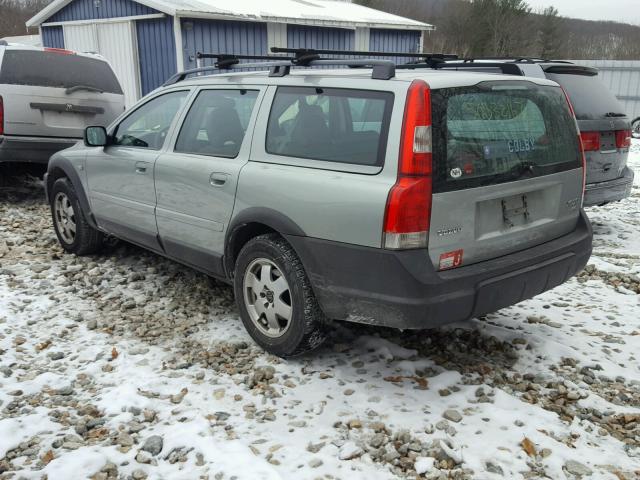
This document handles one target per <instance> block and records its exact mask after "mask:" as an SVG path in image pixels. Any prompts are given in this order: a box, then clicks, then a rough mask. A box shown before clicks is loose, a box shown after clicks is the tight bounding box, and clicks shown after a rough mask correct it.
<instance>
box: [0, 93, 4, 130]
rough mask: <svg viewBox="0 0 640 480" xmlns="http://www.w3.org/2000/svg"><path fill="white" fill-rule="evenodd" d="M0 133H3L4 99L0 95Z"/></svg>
mask: <svg viewBox="0 0 640 480" xmlns="http://www.w3.org/2000/svg"><path fill="white" fill-rule="evenodd" d="M0 135H4V100H2V96H0Z"/></svg>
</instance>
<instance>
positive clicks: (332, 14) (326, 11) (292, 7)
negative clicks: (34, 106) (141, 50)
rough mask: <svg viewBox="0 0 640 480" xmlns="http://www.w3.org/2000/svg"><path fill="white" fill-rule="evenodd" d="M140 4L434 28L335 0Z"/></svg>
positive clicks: (270, 18) (174, 11) (213, 14)
mask: <svg viewBox="0 0 640 480" xmlns="http://www.w3.org/2000/svg"><path fill="white" fill-rule="evenodd" d="M71 1H72V0H56V1H54V2H53V3H51V4H50V5H48V6H47V7H46V8H45V9H43V10H42V11H41V12H39V13H38V14H37V15H36V16H35V17H33V18H32V19H30V20H29V21H28V22H27V26H36V25H41V24H42V23H44V22H45V21H46V20H47V19H48V18H49V17H51V16H52V15H53V14H54V13H56V12H57V11H58V10H60V9H62V8H63V7H65V6H66V5H68V4H69V3H71ZM138 3H141V4H143V5H147V6H149V7H151V8H155V9H156V10H159V11H160V12H163V13H166V14H167V15H179V16H186V17H189V16H195V17H206V18H222V19H225V18H226V19H229V20H251V21H263V22H282V23H300V24H306V25H331V26H343V27H378V28H400V29H414V30H431V29H433V28H434V27H433V26H432V25H430V24H427V23H423V22H418V21H416V20H411V19H408V18H404V17H400V16H397V15H392V14H390V13H386V12H381V11H379V10H374V9H372V8H367V7H363V6H361V5H356V4H354V3H351V2H345V1H332V0H268V1H265V0H177V1H172V2H170V1H168V0H140V1H138Z"/></svg>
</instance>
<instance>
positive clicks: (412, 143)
mask: <svg viewBox="0 0 640 480" xmlns="http://www.w3.org/2000/svg"><path fill="white" fill-rule="evenodd" d="M432 160H433V158H432V135H431V91H430V89H429V86H428V85H427V83H426V82H424V81H423V80H414V81H413V82H412V83H411V85H410V87H409V90H408V92H407V103H406V106H405V111H404V121H403V125H402V138H401V141H400V158H399V159H398V180H397V181H396V183H395V185H394V186H393V187H392V188H391V191H390V192H389V197H388V199H387V207H386V212H385V220H384V242H383V243H384V247H385V248H388V249H393V250H405V249H412V248H426V247H427V244H428V239H429V225H430V222H431V196H432V177H431V174H432V171H433V165H432V163H433V162H432Z"/></svg>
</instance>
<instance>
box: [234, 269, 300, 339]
mask: <svg viewBox="0 0 640 480" xmlns="http://www.w3.org/2000/svg"><path fill="white" fill-rule="evenodd" d="M243 282H244V289H243V290H244V302H245V307H246V309H247V312H248V313H249V316H250V317H251V321H252V322H253V323H254V325H255V326H256V327H257V328H258V330H260V332H261V333H263V334H264V335H266V336H267V337H270V338H278V337H281V336H282V335H284V334H285V333H286V331H287V330H288V329H289V326H290V325H291V316H292V313H293V306H292V305H291V291H290V289H289V283H288V282H287V279H286V278H285V277H284V275H283V274H282V272H281V271H280V269H279V268H278V267H277V265H276V264H275V263H273V262H272V261H271V260H267V259H266V258H257V259H256V260H254V261H253V262H251V264H250V265H249V267H248V268H247V270H246V271H245V274H244V281H243Z"/></svg>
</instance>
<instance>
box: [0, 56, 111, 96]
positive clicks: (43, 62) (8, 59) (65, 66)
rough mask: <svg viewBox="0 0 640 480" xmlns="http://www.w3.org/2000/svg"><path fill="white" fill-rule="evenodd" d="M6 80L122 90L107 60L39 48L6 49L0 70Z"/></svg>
mask: <svg viewBox="0 0 640 480" xmlns="http://www.w3.org/2000/svg"><path fill="white" fill-rule="evenodd" d="M2 83H4V84H9V85H32V86H39V87H53V88H64V89H70V88H73V87H83V88H84V89H86V90H88V91H97V92H106V93H116V94H120V95H121V94H122V88H120V84H119V83H118V79H117V78H116V76H115V74H114V73H113V71H112V70H111V67H109V65H108V64H107V63H106V62H105V61H103V60H98V59H96V58H88V57H82V56H80V55H69V54H63V53H56V52H47V51H39V50H7V51H5V53H4V58H3V60H2V69H1V70H0V84H2ZM87 87H88V88H87ZM76 90H79V89H76ZM69 93H73V92H72V91H70V92H69Z"/></svg>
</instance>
